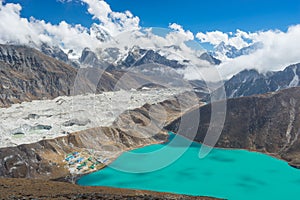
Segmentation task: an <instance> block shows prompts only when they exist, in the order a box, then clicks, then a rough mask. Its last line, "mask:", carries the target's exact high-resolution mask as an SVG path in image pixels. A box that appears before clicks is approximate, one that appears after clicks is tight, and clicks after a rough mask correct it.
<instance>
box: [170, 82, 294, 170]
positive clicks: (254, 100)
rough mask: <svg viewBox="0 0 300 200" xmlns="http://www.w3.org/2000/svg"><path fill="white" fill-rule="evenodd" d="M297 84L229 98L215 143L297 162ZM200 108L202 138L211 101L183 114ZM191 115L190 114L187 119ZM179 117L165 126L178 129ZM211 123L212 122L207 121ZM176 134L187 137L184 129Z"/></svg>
mask: <svg viewBox="0 0 300 200" xmlns="http://www.w3.org/2000/svg"><path fill="white" fill-rule="evenodd" d="M299 107H300V88H298V87H297V88H290V89H286V90H282V91H280V92H278V93H269V94H265V95H259V96H252V97H243V98H236V99H229V100H228V101H227V113H226V120H225V124H224V128H223V130H222V134H221V137H220V139H219V140H218V143H217V147H223V148H238V149H249V150H251V151H260V152H263V153H269V154H273V155H275V156H277V157H279V158H282V159H284V160H286V161H287V162H289V164H290V165H292V166H297V167H299V166H300V139H299V134H300V109H299ZM194 112H200V116H201V120H200V123H199V124H198V123H197V124H193V123H192V124H193V126H198V132H197V136H196V137H195V138H191V139H194V140H195V141H198V142H203V140H204V137H205V136H206V133H207V129H208V126H209V124H210V117H211V104H208V105H205V106H203V107H200V108H199V109H196V110H193V111H191V112H190V113H188V114H187V115H186V117H188V116H193V113H194ZM190 118H191V117H190ZM192 120H193V119H192V118H191V121H192ZM178 123H180V119H177V120H175V121H174V122H173V123H171V125H170V126H168V129H169V130H172V131H175V132H177V131H178ZM211 123H213V122H211ZM179 134H182V135H185V136H186V137H189V134H188V131H187V130H179Z"/></svg>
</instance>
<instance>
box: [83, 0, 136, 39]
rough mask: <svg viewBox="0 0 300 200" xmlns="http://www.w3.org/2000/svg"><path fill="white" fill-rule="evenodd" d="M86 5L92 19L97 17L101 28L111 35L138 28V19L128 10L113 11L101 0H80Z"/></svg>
mask: <svg viewBox="0 0 300 200" xmlns="http://www.w3.org/2000/svg"><path fill="white" fill-rule="evenodd" d="M82 2H84V3H86V4H87V5H88V12H89V13H90V14H91V15H93V19H98V20H99V21H100V25H101V27H102V28H103V29H105V30H106V31H108V32H109V33H110V34H111V35H112V36H115V35H117V34H120V33H121V32H124V31H131V30H138V29H139V28H140V27H139V23H140V19H139V18H138V17H136V16H133V14H132V13H131V12H130V11H125V12H113V11H112V10H111V8H110V5H109V4H108V3H106V2H105V1H103V0H82Z"/></svg>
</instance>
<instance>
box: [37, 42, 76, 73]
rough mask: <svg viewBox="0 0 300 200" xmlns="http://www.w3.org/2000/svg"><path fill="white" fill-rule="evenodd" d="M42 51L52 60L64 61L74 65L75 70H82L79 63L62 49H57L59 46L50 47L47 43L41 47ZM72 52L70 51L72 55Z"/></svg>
mask: <svg viewBox="0 0 300 200" xmlns="http://www.w3.org/2000/svg"><path fill="white" fill-rule="evenodd" d="M40 51H41V52H42V53H44V54H46V55H47V56H50V57H52V58H55V59H57V60H60V61H63V62H65V63H67V64H70V65H72V66H73V67H75V68H80V65H79V63H78V62H76V61H74V60H71V59H69V56H68V54H66V53H65V52H64V51H63V50H62V49H61V48H59V47H57V46H49V45H48V44H46V43H43V44H42V45H41V46H40ZM71 52H72V50H70V53H71Z"/></svg>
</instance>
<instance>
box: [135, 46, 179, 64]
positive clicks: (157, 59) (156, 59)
mask: <svg viewBox="0 0 300 200" xmlns="http://www.w3.org/2000/svg"><path fill="white" fill-rule="evenodd" d="M149 63H157V64H161V65H166V66H168V67H171V68H174V69H178V68H183V67H184V65H181V64H179V63H178V61H175V60H169V59H167V58H165V57H164V56H161V55H160V54H159V53H156V52H154V51H153V50H148V51H147V52H146V53H145V55H144V56H143V57H142V58H141V59H139V60H138V61H137V62H135V64H134V66H139V65H143V64H149Z"/></svg>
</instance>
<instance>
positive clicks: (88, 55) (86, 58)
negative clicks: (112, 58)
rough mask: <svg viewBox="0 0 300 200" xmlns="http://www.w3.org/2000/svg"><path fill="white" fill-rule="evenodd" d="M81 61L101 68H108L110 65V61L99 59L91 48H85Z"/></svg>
mask: <svg viewBox="0 0 300 200" xmlns="http://www.w3.org/2000/svg"><path fill="white" fill-rule="evenodd" d="M79 62H80V63H81V64H83V65H87V66H90V67H96V68H100V69H106V68H107V67H108V66H109V64H108V63H106V62H102V61H101V60H99V59H98V57H97V55H96V54H95V53H94V52H93V51H91V50H90V49H89V48H85V49H84V50H83V51H82V54H81V57H80V59H79Z"/></svg>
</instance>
